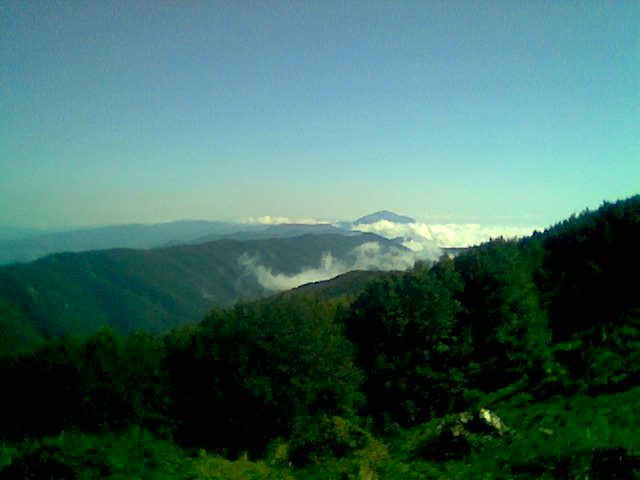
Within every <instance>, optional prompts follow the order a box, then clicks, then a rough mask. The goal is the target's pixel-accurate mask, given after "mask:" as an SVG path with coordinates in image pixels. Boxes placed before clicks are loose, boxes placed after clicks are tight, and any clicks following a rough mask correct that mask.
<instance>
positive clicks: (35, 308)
mask: <svg viewBox="0 0 640 480" xmlns="http://www.w3.org/2000/svg"><path fill="white" fill-rule="evenodd" d="M368 242H376V243H378V244H379V245H380V246H381V248H382V249H386V250H389V249H394V250H402V249H403V247H401V246H399V245H397V244H395V243H392V242H391V241H389V240H386V239H384V238H382V237H379V236H377V235H373V234H365V233H363V234H354V235H349V236H347V235H337V234H321V235H309V234H306V235H301V236H298V237H295V238H294V237H283V238H269V239H254V240H245V241H238V240H232V239H225V240H217V241H211V242H206V243H203V244H197V245H180V246H172V247H165V248H155V249H149V250H133V249H124V248H118V249H111V250H96V251H90V252H77V253H58V254H55V255H50V256H48V257H45V258H41V259H39V260H36V261H35V262H31V263H16V264H13V265H7V266H0V334H1V335H0V338H2V339H4V341H3V343H4V344H5V348H8V347H13V348H14V349H20V348H21V347H23V346H28V345H33V344H34V343H37V342H42V341H43V340H44V339H47V338H52V337H59V336H60V335H64V334H70V333H72V334H77V335H88V334H92V333H95V332H96V331H97V330H99V329H100V327H101V326H109V327H111V328H113V329H114V330H115V331H116V332H119V333H122V334H125V335H126V334H129V333H131V332H133V331H135V330H143V331H145V332H150V333H154V334H160V333H164V332H166V331H167V330H169V329H170V328H173V327H176V326H179V325H184V324H186V323H194V322H197V321H198V320H200V319H201V318H202V317H203V316H204V315H206V313H207V312H208V311H209V310H210V309H211V308H212V307H213V306H231V305H233V304H234V303H235V302H237V301H238V300H241V299H256V298H260V297H265V296H267V295H270V294H272V293H273V292H272V291H270V290H268V289H267V288H265V287H264V286H263V285H261V284H260V283H259V282H258V280H257V279H256V276H255V274H254V273H251V272H250V271H249V270H248V269H247V268H246V266H244V265H243V264H242V263H241V262H240V261H239V259H240V258H242V257H243V256H245V257H246V258H252V259H256V261H257V262H258V263H260V264H261V265H265V266H267V267H269V268H270V269H273V272H274V273H280V274H285V275H293V274H296V273H299V272H300V270H302V269H303V268H305V267H307V266H309V265H318V264H319V263H320V261H321V258H322V255H323V254H324V253H325V252H331V253H332V255H333V256H334V258H335V259H336V260H339V261H342V262H343V263H345V264H347V265H349V264H351V263H353V258H352V257H353V250H354V248H356V247H358V246H359V245H362V244H364V243H368ZM0 348H2V347H1V346H0Z"/></svg>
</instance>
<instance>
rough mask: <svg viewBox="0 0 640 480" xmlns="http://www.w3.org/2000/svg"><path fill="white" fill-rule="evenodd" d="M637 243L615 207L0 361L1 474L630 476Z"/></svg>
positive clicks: (633, 218) (634, 474)
mask: <svg viewBox="0 0 640 480" xmlns="http://www.w3.org/2000/svg"><path fill="white" fill-rule="evenodd" d="M638 244H640V196H635V197H633V198H630V199H627V200H624V201H619V202H616V203H606V204H604V205H603V206H602V207H601V208H600V209H599V210H597V211H595V212H584V213H582V214H580V215H578V216H575V217H572V218H570V219H568V220H566V221H565V222H562V223H561V224H558V225H556V226H554V227H552V228H550V229H548V230H547V231H545V232H538V233H535V234H534V235H533V236H531V237H528V238H525V239H522V240H519V241H506V240H502V239H496V240H493V241H491V242H488V243H485V244H483V245H480V246H477V247H475V248H472V249H469V250H467V251H465V252H463V253H461V254H459V255H458V256H456V257H455V258H454V259H451V258H448V257H443V258H442V259H441V260H440V261H438V262H437V263H435V264H433V265H430V264H425V263H418V264H416V266H415V267H414V268H413V269H411V270H409V271H407V272H403V273H400V272H394V273H388V274H384V275H380V276H376V278H373V279H369V282H368V283H367V284H366V286H365V287H364V288H363V289H362V290H361V292H360V293H359V294H358V295H357V297H354V296H350V295H348V294H347V295H338V296H331V297H330V298H327V297H323V295H322V290H319V291H318V293H315V292H314V290H313V289H308V290H307V291H304V292H298V294H287V295H279V296H276V297H270V298H266V299H262V300H259V301H255V302H251V303H240V304H237V305H235V306H233V307H231V308H226V309H224V308H219V309H215V310H213V311H212V312H210V313H209V314H208V315H207V316H206V318H205V319H204V320H203V321H202V322H200V323H199V324H193V325H188V326H182V327H179V328H177V329H174V330H172V331H170V332H169V333H168V334H166V335H164V336H162V337H155V336H151V335H148V334H142V333H137V334H134V335H130V336H128V337H122V336H120V335H119V334H117V333H115V332H114V331H112V330H103V331H101V332H99V333H98V334H96V335H93V336H92V337H90V338H88V339H86V340H78V339H75V338H72V337H65V338H62V339H58V340H55V341H50V342H47V343H46V344H44V345H43V346H41V347H40V348H38V349H37V350H35V351H33V352H31V353H23V354H18V355H12V356H6V357H5V358H4V359H3V360H2V363H1V365H0V375H1V378H3V384H4V392H5V394H4V395H3V402H5V405H4V408H2V409H0V425H1V427H0V428H1V432H2V437H3V441H4V443H3V444H2V446H1V447H0V478H43V474H44V473H46V475H50V478H96V476H100V477H103V478H113V479H116V478H132V477H138V478H158V479H159V478H184V479H187V478H191V479H199V478H213V479H223V478H235V479H294V478H297V479H362V480H365V479H366V480H371V479H375V478H379V479H445V478H446V479H469V478H472V479H473V478H478V479H481V478H482V479H485V478H486V479H505V480H506V479H510V478H525V479H539V478H546V479H551V478H557V479H566V478H575V479H578V478H581V479H582V478H589V479H613V478H619V479H622V478H624V479H633V478H640V436H639V435H638V428H639V427H640V295H638V292H637V287H636V285H635V283H634V282H633V280H632V279H633V278H634V276H635V274H636V272H638V271H640V270H639V268H640V252H639V251H638V249H637V248H636V247H637V245H638ZM349 291H354V290H352V289H349ZM25 385H29V388H25V387H24V386H25ZM134 446H135V447H134ZM51 472H53V473H51Z"/></svg>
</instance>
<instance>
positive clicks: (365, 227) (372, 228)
mask: <svg viewBox="0 0 640 480" xmlns="http://www.w3.org/2000/svg"><path fill="white" fill-rule="evenodd" d="M352 229H353V230H358V231H361V232H370V233H375V234H377V235H380V236H381V237H386V238H396V239H398V240H399V241H400V242H401V243H402V244H403V245H404V246H405V247H407V248H409V249H411V250H413V251H422V250H429V249H434V248H440V247H442V248H444V247H469V246H472V245H477V244H479V243H482V242H486V241H487V240H490V239H491V238H497V237H505V238H513V237H523V236H526V235H530V234H531V233H533V231H534V230H536V229H537V230H541V229H540V228H539V227H510V226H501V225H494V226H482V225H479V224H475V223H465V224H456V223H447V224H426V223H419V222H416V223H394V222H390V221H387V220H380V221H378V222H375V223H370V224H357V225H353V226H352Z"/></svg>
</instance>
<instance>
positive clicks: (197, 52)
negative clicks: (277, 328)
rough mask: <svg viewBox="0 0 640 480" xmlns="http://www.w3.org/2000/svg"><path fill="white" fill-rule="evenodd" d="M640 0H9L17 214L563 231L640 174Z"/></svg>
mask: <svg viewBox="0 0 640 480" xmlns="http://www.w3.org/2000/svg"><path fill="white" fill-rule="evenodd" d="M638 25H640V3H638V2H634V1H620V2H615V3H606V2H596V1H589V2H580V3H571V4H569V3H566V2H562V3H560V2H550V1H548V2H535V3H532V2H521V3H517V2H506V1H504V2H500V1H499V2H486V3H477V2H466V1H461V2H454V3H452V2H424V3H421V2H394V3H391V2H382V1H373V2H365V3H360V2H332V1H328V2H321V3H312V2H285V1H266V2H252V1H247V2H212V3H205V4H201V3H193V4H182V3H159V2H147V1H141V2H93V3H89V4H75V3H68V4H64V3H24V2H17V1H8V2H5V3H3V5H2V7H0V94H1V95H2V101H1V102H0V126H1V127H2V128H0V171H2V175H0V205H1V206H2V208H0V225H11V226H14V227H41V228H42V227H47V228H70V227H74V228H77V227H90V226H104V225H112V224H127V223H158V222H162V221H174V220H179V219H187V218H188V219H203V220H231V219H236V220H237V219H246V218H248V217H254V218H258V217H262V216H267V215H268V216H272V217H287V218H290V219H294V220H295V219H327V220H338V219H339V220H352V219H355V218H358V217H359V216H361V215H365V214H367V213H371V212H373V211H377V210H391V211H394V212H397V213H399V214H406V215H410V216H412V217H414V218H416V219H417V220H419V221H420V222H425V223H431V224H468V223H473V224H479V225H483V226H487V225H499V226H505V227H516V226H520V227H530V226H533V227H546V226H549V225H551V224H553V223H555V222H558V221H560V220H562V219H564V218H566V217H568V216H569V215H571V214H572V213H578V212H581V211H583V210H584V209H585V208H590V209H595V208H597V207H598V206H599V205H600V204H601V203H602V202H603V201H605V200H606V201H615V200H617V199H620V198H626V197H629V196H631V195H633V194H635V193H638V191H639V186H640V142H639V141H638V139H639V138H640V135H639V133H640V132H639V131H638V125H640V88H639V87H640V69H639V68H638V65H640V33H639V32H640V29H638Z"/></svg>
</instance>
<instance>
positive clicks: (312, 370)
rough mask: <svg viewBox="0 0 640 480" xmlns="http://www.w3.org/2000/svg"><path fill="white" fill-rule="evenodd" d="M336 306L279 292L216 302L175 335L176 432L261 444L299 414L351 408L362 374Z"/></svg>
mask: <svg viewBox="0 0 640 480" xmlns="http://www.w3.org/2000/svg"><path fill="white" fill-rule="evenodd" d="M333 310H334V308H333V307H332V305H331V304H330V303H327V302H322V301H320V300H318V299H315V298H305V297H295V298H291V299H288V300H286V301H285V300H280V299H278V298H274V299H272V300H267V301H262V302H256V303H252V304H243V305H238V306H237V307H235V308H233V309H230V310H216V311H214V312H212V313H211V314H210V315H209V317H208V318H207V319H206V320H205V321H204V322H203V324H202V326H201V327H200V328H198V329H194V330H189V331H186V332H185V331H176V332H175V333H173V334H172V335H170V336H169V337H168V338H167V349H168V356H169V369H170V375H171V381H172V385H173V386H174V391H173V398H174V399H175V410H174V415H175V418H176V419H177V421H178V438H180V439H182V440H183V441H185V442H187V443H194V442H195V443H196V444H203V445H207V446H210V447H214V448H230V449H232V450H236V451H237V450H238V449H250V450H255V449H262V448H264V447H265V446H266V444H267V443H268V441H269V440H270V439H272V438H275V437H277V436H286V435H288V434H290V433H291V425H292V423H294V422H295V419H297V418H309V419H311V420H313V419H315V418H318V417H319V416H320V415H321V414H323V413H327V414H341V415H347V416H349V415H350V414H351V412H352V411H353V410H354V408H355V407H356V406H357V404H358V403H359V402H360V395H359V393H358V387H359V384H360V378H361V376H360V372H359V371H358V370H357V369H356V368H355V367H354V365H353V362H352V352H351V345H350V344H349V343H348V342H347V341H346V340H345V339H344V337H343V335H342V332H341V328H340V326H339V325H338V324H336V323H335V322H334V321H333V313H334V312H333ZM194 372H197V374H194Z"/></svg>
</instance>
